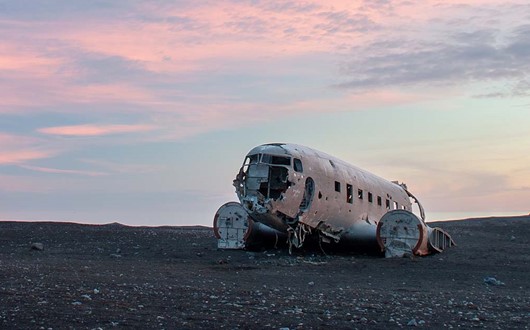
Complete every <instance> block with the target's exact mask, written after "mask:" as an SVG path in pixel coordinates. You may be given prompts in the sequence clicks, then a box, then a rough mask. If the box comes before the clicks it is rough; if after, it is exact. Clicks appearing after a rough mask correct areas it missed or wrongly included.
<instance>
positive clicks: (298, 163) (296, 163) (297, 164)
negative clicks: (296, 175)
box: [293, 158, 304, 173]
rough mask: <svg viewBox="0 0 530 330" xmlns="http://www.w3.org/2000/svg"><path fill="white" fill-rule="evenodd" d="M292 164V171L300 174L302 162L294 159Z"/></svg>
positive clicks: (302, 169)
mask: <svg viewBox="0 0 530 330" xmlns="http://www.w3.org/2000/svg"><path fill="white" fill-rule="evenodd" d="M293 164H294V170H295V171H296V172H300V173H302V172H303V171H304V168H303V166H302V161H301V160H300V159H298V158H295V159H294V161H293Z"/></svg>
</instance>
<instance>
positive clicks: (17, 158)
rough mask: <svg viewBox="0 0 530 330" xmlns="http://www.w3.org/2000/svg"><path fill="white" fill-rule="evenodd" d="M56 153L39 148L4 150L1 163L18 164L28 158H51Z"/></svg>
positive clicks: (0, 157) (0, 158) (0, 154)
mask: <svg viewBox="0 0 530 330" xmlns="http://www.w3.org/2000/svg"><path fill="white" fill-rule="evenodd" d="M53 155H54V153H51V152H49V151H39V150H20V151H2V152H1V153H0V164H2V165H7V164H18V163H22V162H25V161H28V160H34V159H42V158H49V157H51V156H53Z"/></svg>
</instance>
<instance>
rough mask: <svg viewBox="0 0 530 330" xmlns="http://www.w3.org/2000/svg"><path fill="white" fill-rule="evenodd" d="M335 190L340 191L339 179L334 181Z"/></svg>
mask: <svg viewBox="0 0 530 330" xmlns="http://www.w3.org/2000/svg"><path fill="white" fill-rule="evenodd" d="M335 191H336V192H340V182H339V181H335Z"/></svg>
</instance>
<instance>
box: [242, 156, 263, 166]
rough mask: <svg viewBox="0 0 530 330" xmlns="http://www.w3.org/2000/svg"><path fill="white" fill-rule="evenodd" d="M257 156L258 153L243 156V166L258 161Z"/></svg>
mask: <svg viewBox="0 0 530 330" xmlns="http://www.w3.org/2000/svg"><path fill="white" fill-rule="evenodd" d="M258 156H259V155H250V156H247V158H245V163H244V164H243V167H247V166H248V165H250V164H257V163H258Z"/></svg>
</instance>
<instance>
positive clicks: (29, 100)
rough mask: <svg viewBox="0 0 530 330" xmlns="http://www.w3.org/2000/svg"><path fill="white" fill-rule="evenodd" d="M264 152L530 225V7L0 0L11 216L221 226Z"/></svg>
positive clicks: (6, 207) (5, 212)
mask: <svg viewBox="0 0 530 330" xmlns="http://www.w3.org/2000/svg"><path fill="white" fill-rule="evenodd" d="M268 142H291V143H298V144H302V145H307V146H310V147H313V148H315V149H318V150H321V151H324V152H326V153H329V154H332V155H334V156H336V157H338V158H341V159H343V160H345V161H347V162H349V163H352V164H355V165H357V166H359V167H362V168H364V169H367V170H369V171H371V172H373V173H375V174H378V175H379V176H382V177H384V178H387V179H389V180H400V181H403V182H406V183H407V185H408V187H409V189H410V190H411V191H412V192H413V193H414V194H415V195H416V196H417V197H418V198H419V199H420V201H421V202H422V203H423V205H424V207H425V209H426V211H427V218H428V220H436V219H447V218H451V217H454V218H458V217H462V216H464V215H488V214H490V215H493V214H528V213H529V212H530V3H529V2H528V1H527V0H524V1H493V0H481V1H451V0H444V1H431V0H422V1H387V0H373V1H368V0H366V1H329V0H318V1H303V2H298V1H288V0H287V1H274V0H264V1H261V0H254V1H242V0H240V1H236V0H233V1H223V0H216V1H189V0H188V1H180V0H176V1H146V0H128V1H110V0H98V1H84V0H55V1H52V0H47V1H41V0H16V1H11V0H0V219H4V220H5V219H11V220H60V221H75V222H83V223H107V222H114V221H116V222H121V223H125V224H130V225H163V224H166V225H189V224H202V225H211V224H212V221H213V215H214V213H215V211H216V210H217V208H218V207H219V206H220V205H221V204H223V203H224V202H226V201H231V200H236V199H237V197H236V195H235V192H234V188H233V187H232V180H233V178H234V177H235V174H236V173H237V171H238V169H239V167H240V165H241V163H242V161H243V158H244V156H245V154H246V153H247V152H248V151H249V150H250V149H251V148H252V147H253V146H256V145H259V144H262V143H268Z"/></svg>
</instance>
